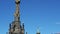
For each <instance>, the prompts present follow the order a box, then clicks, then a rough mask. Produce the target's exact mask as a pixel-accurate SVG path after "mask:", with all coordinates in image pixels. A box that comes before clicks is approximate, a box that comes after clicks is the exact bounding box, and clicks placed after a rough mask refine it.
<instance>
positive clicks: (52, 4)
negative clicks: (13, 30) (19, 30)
mask: <svg viewBox="0 0 60 34" xmlns="http://www.w3.org/2000/svg"><path fill="white" fill-rule="evenodd" d="M14 12H15V0H0V34H6V32H8V29H9V24H10V23H12V21H14V15H13V14H14ZM20 13H21V20H20V21H21V22H22V23H23V22H24V24H25V32H28V34H36V31H37V27H39V28H40V33H41V34H51V33H56V32H60V0H21V3H20Z"/></svg>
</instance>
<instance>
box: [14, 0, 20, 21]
mask: <svg viewBox="0 0 60 34" xmlns="http://www.w3.org/2000/svg"><path fill="white" fill-rule="evenodd" d="M15 3H16V11H15V14H14V17H15V18H14V19H15V21H20V11H19V9H20V8H19V6H20V0H15Z"/></svg>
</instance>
